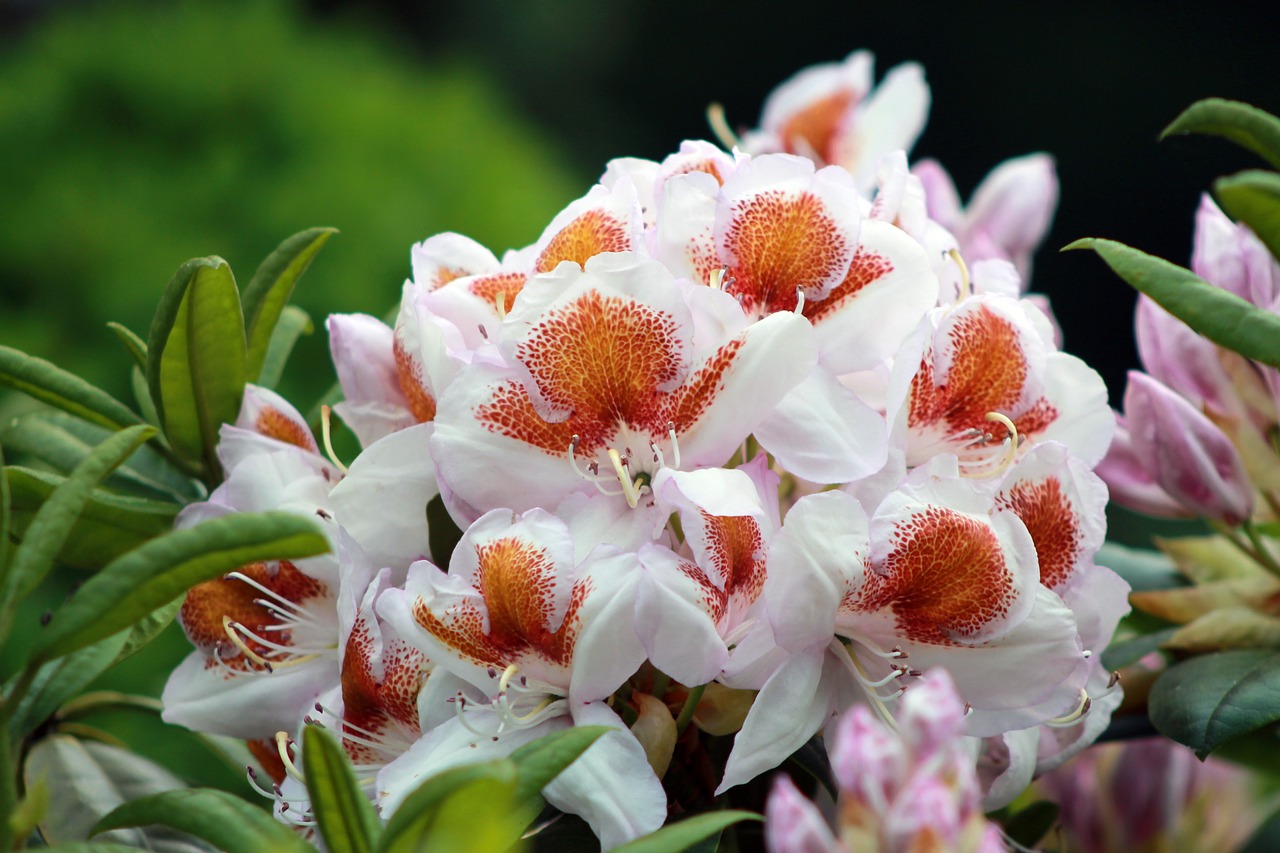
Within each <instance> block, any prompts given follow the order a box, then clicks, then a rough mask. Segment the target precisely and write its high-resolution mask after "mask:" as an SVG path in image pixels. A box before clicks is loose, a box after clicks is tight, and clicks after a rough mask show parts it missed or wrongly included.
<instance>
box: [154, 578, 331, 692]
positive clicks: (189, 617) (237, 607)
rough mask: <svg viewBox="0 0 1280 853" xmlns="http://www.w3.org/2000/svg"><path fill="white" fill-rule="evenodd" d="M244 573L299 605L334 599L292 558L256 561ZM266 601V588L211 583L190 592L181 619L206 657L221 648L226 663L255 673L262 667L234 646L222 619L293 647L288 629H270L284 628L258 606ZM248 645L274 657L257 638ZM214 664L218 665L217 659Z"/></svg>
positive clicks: (230, 581)
mask: <svg viewBox="0 0 1280 853" xmlns="http://www.w3.org/2000/svg"><path fill="white" fill-rule="evenodd" d="M239 571H240V573H241V574H243V575H245V576H246V577H249V578H251V579H253V580H254V581H256V582H257V583H260V584H262V585H263V586H264V587H266V588H267V589H269V590H271V591H272V592H274V593H275V594H276V595H279V596H280V597H281V598H284V599H286V600H288V601H292V602H294V603H296V604H302V603H303V602H305V601H307V600H309V599H312V598H318V597H321V596H325V595H328V592H329V589H328V587H327V586H325V585H324V584H323V583H321V582H320V581H318V580H316V579H315V578H313V577H311V576H310V575H306V574H303V573H302V572H301V571H299V570H298V569H297V567H296V566H294V565H293V563H290V562H289V561H288V560H281V561H280V562H279V563H250V564H249V565H247V566H244V567H242V568H241V569H240V570H239ZM261 598H262V592H261V591H260V590H257V589H254V588H253V587H252V586H250V585H249V584H247V583H244V582H243V581H240V580H237V579H235V578H218V579H217V580H211V581H205V582H204V583H201V584H196V585H195V586H194V587H192V588H191V589H190V590H189V591H188V592H187V598H186V600H185V601H184V602H183V604H182V609H181V610H180V611H179V612H178V620H179V621H180V622H181V623H182V628H183V630H185V631H186V632H187V637H188V638H189V639H190V640H191V643H192V645H194V646H196V647H197V648H199V649H201V650H202V651H204V652H205V653H206V654H212V653H213V652H214V649H221V650H222V652H221V658H222V661H223V662H224V663H226V664H227V665H228V666H230V667H232V668H233V669H253V668H256V666H255V664H254V663H253V662H252V661H250V660H248V659H247V658H245V657H244V654H243V653H242V652H240V651H239V650H237V649H236V647H235V646H234V645H232V644H231V643H230V642H228V640H227V634H226V631H225V629H224V628H223V622H222V618H223V617H224V616H226V617H228V618H230V619H231V620H232V621H233V622H239V623H240V624H241V625H244V626H245V627H246V628H248V629H249V630H250V631H252V632H253V633H254V634H258V635H259V636H264V637H270V638H271V639H272V640H273V641H274V642H277V643H280V644H281V645H289V642H290V640H291V639H292V638H291V637H290V634H289V632H288V631H273V630H267V629H269V628H270V627H271V626H277V625H280V624H281V621H282V620H281V619H280V617H279V616H278V615H277V614H276V613H275V611H273V610H271V609H269V608H267V607H263V606H262V605H261V604H257V603H256V601H255V600H257V599H261ZM246 644H247V645H248V646H249V648H250V649H252V650H253V651H254V652H256V653H257V654H259V655H263V656H267V655H269V654H270V651H269V650H268V649H266V648H264V647H262V646H261V645H259V644H257V643H255V642H254V641H253V640H252V639H251V638H250V639H247V640H246ZM210 663H211V664H214V665H216V662H215V661H213V660H212V658H211V659H210Z"/></svg>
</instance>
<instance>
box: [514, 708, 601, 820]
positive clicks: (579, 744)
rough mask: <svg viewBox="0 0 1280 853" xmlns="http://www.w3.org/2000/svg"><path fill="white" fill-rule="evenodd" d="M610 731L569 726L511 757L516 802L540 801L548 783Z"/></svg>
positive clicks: (522, 748) (545, 736)
mask: <svg viewBox="0 0 1280 853" xmlns="http://www.w3.org/2000/svg"><path fill="white" fill-rule="evenodd" d="M608 731H611V729H610V728H609V727H608V726H570V727H569V728H567V729H561V730H560V731H557V732H552V733H551V734H549V735H544V736H543V737H540V738H538V739H537V740H535V741H533V742H532V743H527V744H525V745H524V746H522V747H520V748H519V749H517V750H516V751H515V752H513V753H511V761H512V762H514V763H515V765H516V775H517V781H516V802H519V803H525V802H528V801H530V800H534V799H536V798H539V797H540V796H541V794H542V789H543V788H545V787H546V786H547V783H549V782H550V781H551V780H552V779H555V778H556V777H557V776H559V775H560V774H561V773H563V772H564V769H565V768H566V767H568V766H569V765H570V764H572V763H573V762H574V761H576V760H577V759H578V756H579V755H582V753H584V752H586V751H587V749H588V748H589V747H590V746H591V744H593V743H595V742H596V741H597V740H599V739H600V738H601V737H602V736H603V735H604V734H605V733H606V732H608Z"/></svg>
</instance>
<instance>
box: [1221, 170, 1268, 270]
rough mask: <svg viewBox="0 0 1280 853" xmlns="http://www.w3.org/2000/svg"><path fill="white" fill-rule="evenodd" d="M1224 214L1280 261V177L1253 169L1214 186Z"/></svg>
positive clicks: (1222, 179) (1231, 176) (1223, 179)
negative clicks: (1251, 232) (1249, 232)
mask: <svg viewBox="0 0 1280 853" xmlns="http://www.w3.org/2000/svg"><path fill="white" fill-rule="evenodd" d="M1213 194H1214V195H1216V196H1217V197H1218V204H1219V205H1221V207H1222V210H1223V212H1225V213H1226V214H1227V215H1228V216H1230V217H1231V218H1232V219H1234V220H1235V221H1236V222H1243V223H1244V224H1245V225H1248V226H1249V228H1251V229H1252V230H1253V233H1254V234H1257V235H1258V239H1259V240H1261V241H1262V242H1263V243H1264V244H1266V247H1267V248H1268V249H1269V250H1270V251H1271V255H1272V257H1274V258H1280V175H1277V174H1276V173H1275V172H1264V171H1261V170H1259V169H1251V170H1249V171H1247V172H1240V173H1239V174H1236V175H1229V176H1227V177H1225V178H1218V180H1216V181H1214V182H1213Z"/></svg>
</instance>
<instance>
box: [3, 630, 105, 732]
mask: <svg viewBox="0 0 1280 853" xmlns="http://www.w3.org/2000/svg"><path fill="white" fill-rule="evenodd" d="M128 638H129V631H127V630H126V631H120V632H118V633H115V634H112V635H111V636H110V637H107V638H106V639H105V640H99V641H98V642H96V643H94V644H93V645H91V646H86V647H85V648H83V649H79V650H77V651H75V652H72V653H71V654H69V655H67V656H65V657H61V658H58V659H57V660H55V661H50V662H49V663H47V664H45V665H44V666H42V667H40V671H39V672H37V673H36V677H35V680H34V681H33V682H32V683H31V689H30V690H28V691H27V695H26V696H24V697H23V698H22V702H21V703H19V705H18V709H17V711H15V712H14V715H13V719H12V720H11V721H10V723H9V729H10V731H11V732H12V733H13V735H14V736H15V737H26V736H27V735H28V734H30V733H31V732H33V731H35V729H36V728H37V727H39V726H40V725H42V724H43V723H44V721H45V720H47V719H49V717H50V716H52V715H53V713H54V712H55V711H57V710H58V708H60V707H62V704H63V703H64V702H66V701H67V700H68V699H70V698H71V697H73V696H75V695H76V694H77V693H79V692H80V691H81V690H84V689H85V688H86V687H88V686H89V684H90V682H92V681H93V680H94V679H95V678H97V677H98V676H99V675H101V674H102V673H103V672H105V671H106V670H107V668H108V667H110V666H111V665H112V664H113V663H115V662H116V660H117V659H118V658H119V657H120V652H121V651H122V650H123V649H124V645H125V643H126V642H127V641H128Z"/></svg>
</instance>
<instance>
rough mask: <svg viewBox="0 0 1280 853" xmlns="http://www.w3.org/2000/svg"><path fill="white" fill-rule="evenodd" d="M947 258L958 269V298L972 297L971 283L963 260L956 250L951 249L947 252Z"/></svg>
mask: <svg viewBox="0 0 1280 853" xmlns="http://www.w3.org/2000/svg"><path fill="white" fill-rule="evenodd" d="M947 257H949V258H951V260H953V261H955V262H956V266H958V267H959V268H960V297H961V298H962V299H963V298H964V297H966V296H973V281H972V279H970V278H969V267H968V266H966V265H965V262H964V258H962V257H960V251H959V250H958V249H951V250H950V251H948V252H947Z"/></svg>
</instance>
